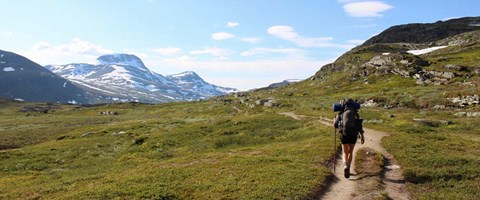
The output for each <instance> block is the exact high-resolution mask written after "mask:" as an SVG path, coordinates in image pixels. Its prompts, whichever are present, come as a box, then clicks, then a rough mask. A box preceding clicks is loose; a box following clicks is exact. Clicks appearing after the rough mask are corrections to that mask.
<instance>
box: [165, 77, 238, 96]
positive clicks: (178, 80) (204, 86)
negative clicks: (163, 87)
mask: <svg viewBox="0 0 480 200" xmlns="http://www.w3.org/2000/svg"><path fill="white" fill-rule="evenodd" d="M166 78H167V79H168V80H170V81H172V82H174V83H175V84H177V85H178V86H180V87H181V88H183V89H185V90H188V91H189V92H192V93H197V94H202V95H203V96H205V97H213V96H219V95H224V94H227V93H232V92H238V90H237V89H234V88H226V87H220V86H217V85H213V84H210V83H207V82H205V81H204V80H203V79H202V78H201V77H200V76H198V74H196V73H195V72H192V71H186V72H183V73H179V74H173V75H168V76H167V77H166Z"/></svg>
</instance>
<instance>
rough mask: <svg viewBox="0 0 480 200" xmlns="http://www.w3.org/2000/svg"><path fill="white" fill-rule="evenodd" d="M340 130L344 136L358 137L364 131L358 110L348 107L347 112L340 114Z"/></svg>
mask: <svg viewBox="0 0 480 200" xmlns="http://www.w3.org/2000/svg"><path fill="white" fill-rule="evenodd" d="M340 117H341V119H340V123H339V125H340V126H339V128H340V130H341V132H342V134H343V135H355V136H356V135H357V134H358V133H359V132H360V131H361V130H362V121H363V120H362V119H360V116H359V115H358V113H357V110H356V109H354V108H352V107H350V106H346V108H345V111H343V113H340Z"/></svg>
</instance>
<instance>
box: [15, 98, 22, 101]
mask: <svg viewBox="0 0 480 200" xmlns="http://www.w3.org/2000/svg"><path fill="white" fill-rule="evenodd" d="M13 100H15V101H25V99H20V98H15V99H13Z"/></svg>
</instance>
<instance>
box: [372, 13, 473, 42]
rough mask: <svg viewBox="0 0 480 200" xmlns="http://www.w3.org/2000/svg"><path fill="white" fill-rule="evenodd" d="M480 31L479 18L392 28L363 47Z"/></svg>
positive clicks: (436, 38) (434, 39) (419, 40)
mask: <svg viewBox="0 0 480 200" xmlns="http://www.w3.org/2000/svg"><path fill="white" fill-rule="evenodd" d="M475 30H480V17H467V18H459V19H451V20H448V21H438V22H435V23H425V24H419V23H415V24H406V25H399V26H393V27H391V28H389V29H387V30H385V31H383V32H382V33H380V34H379V35H377V36H375V37H372V38H371V39H369V40H367V41H366V42H365V43H364V44H363V45H372V44H379V43H401V42H403V43H428V42H436V41H438V40H441V39H445V38H448V37H452V36H455V35H458V34H461V33H465V32H470V31H475Z"/></svg>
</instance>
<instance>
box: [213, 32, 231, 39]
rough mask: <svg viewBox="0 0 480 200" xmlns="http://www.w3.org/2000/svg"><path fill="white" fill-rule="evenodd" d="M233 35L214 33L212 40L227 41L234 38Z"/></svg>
mask: <svg viewBox="0 0 480 200" xmlns="http://www.w3.org/2000/svg"><path fill="white" fill-rule="evenodd" d="M234 37H235V35H233V34H231V33H227V32H218V33H214V34H212V39H214V40H227V39H231V38H234Z"/></svg>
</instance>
